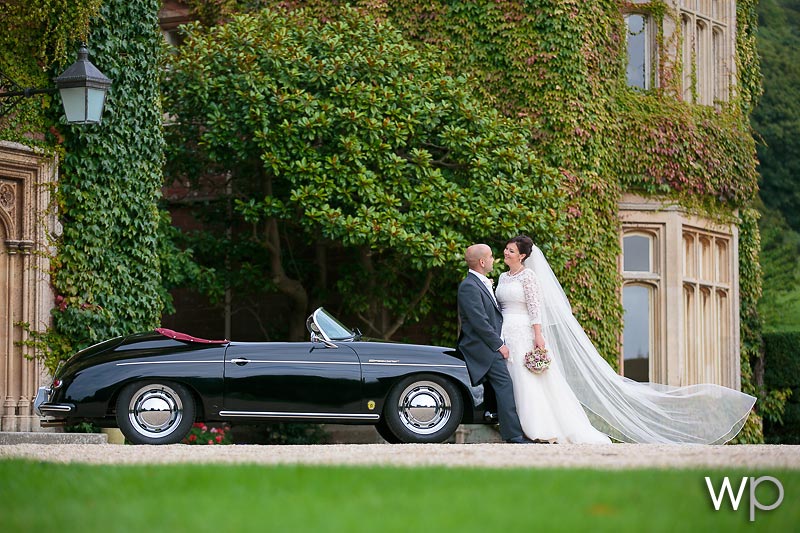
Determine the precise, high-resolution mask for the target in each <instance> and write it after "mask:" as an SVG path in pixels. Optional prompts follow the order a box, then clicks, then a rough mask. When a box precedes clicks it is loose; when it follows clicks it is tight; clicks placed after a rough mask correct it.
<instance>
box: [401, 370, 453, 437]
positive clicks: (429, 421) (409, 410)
mask: <svg viewBox="0 0 800 533" xmlns="http://www.w3.org/2000/svg"><path fill="white" fill-rule="evenodd" d="M397 410H398V414H399V415H400V421H401V422H402V423H403V425H404V426H405V427H407V428H408V429H410V430H411V431H413V432H414V433H417V434H419V435H430V434H432V433H436V432H437V431H439V430H440V429H442V427H444V426H445V424H447V421H448V420H450V413H451V406H450V395H448V394H447V392H446V391H445V390H444V389H443V388H442V387H441V385H439V384H438V383H434V382H432V381H418V382H416V383H412V384H411V385H409V386H408V387H406V389H405V390H404V391H403V393H402V394H401V395H400V402H399V404H398V405H397Z"/></svg>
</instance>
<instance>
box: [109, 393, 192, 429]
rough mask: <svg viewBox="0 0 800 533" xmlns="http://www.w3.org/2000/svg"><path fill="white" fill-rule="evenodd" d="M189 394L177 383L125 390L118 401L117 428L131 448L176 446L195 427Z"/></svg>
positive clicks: (190, 395)
mask: <svg viewBox="0 0 800 533" xmlns="http://www.w3.org/2000/svg"><path fill="white" fill-rule="evenodd" d="M194 415H195V405H194V398H193V397H192V394H191V393H190V392H189V391H188V389H186V387H184V386H183V385H181V384H179V383H173V382H170V381H149V382H137V383H131V384H129V385H127V386H125V388H124V389H122V391H121V392H120V394H119V397H118V398H117V424H118V425H119V429H120V431H122V434H123V435H125V437H126V438H127V439H128V440H129V441H130V442H132V443H133V444H175V443H177V442H180V441H181V440H182V439H183V438H184V437H185V436H186V434H187V433H188V432H189V429H191V427H192V424H193V423H194Z"/></svg>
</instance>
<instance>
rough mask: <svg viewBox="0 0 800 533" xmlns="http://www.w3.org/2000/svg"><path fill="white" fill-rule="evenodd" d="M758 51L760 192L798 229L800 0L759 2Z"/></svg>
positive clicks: (756, 116)
mask: <svg viewBox="0 0 800 533" xmlns="http://www.w3.org/2000/svg"><path fill="white" fill-rule="evenodd" d="M758 9H759V24H760V31H759V34H758V51H759V54H760V55H761V57H762V61H761V70H762V72H763V75H764V94H763V96H762V97H761V101H760V103H759V105H758V106H757V107H756V108H755V110H754V111H753V114H752V117H751V119H752V120H751V122H752V125H753V128H754V129H755V130H756V132H757V133H758V135H759V136H760V137H761V140H762V141H763V142H761V143H759V145H758V158H759V161H760V163H761V176H762V183H761V198H762V199H763V200H764V204H765V205H766V206H767V207H768V208H772V209H779V210H780V211H781V212H782V213H783V216H784V217H785V218H786V221H787V222H788V225H789V227H790V228H791V229H793V230H795V231H799V230H800V185H799V184H798V182H797V176H798V175H800V31H799V28H800V2H798V1H796V0H794V1H786V0H784V1H779V0H761V2H759V8H758Z"/></svg>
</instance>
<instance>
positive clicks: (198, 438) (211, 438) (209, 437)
mask: <svg viewBox="0 0 800 533" xmlns="http://www.w3.org/2000/svg"><path fill="white" fill-rule="evenodd" d="M181 442H183V443H184V444H233V439H232V438H231V428H230V426H228V425H223V426H209V425H207V424H206V423H205V422H195V423H194V424H192V429H190V430H189V434H188V435H186V437H185V438H184V439H183V440H182V441H181Z"/></svg>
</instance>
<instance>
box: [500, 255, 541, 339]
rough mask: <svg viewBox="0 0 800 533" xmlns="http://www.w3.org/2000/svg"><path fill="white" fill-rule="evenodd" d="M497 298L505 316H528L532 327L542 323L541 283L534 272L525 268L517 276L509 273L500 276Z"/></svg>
mask: <svg viewBox="0 0 800 533" xmlns="http://www.w3.org/2000/svg"><path fill="white" fill-rule="evenodd" d="M495 297H496V298H497V303H498V305H499V306H500V310H501V311H502V312H503V314H504V315H505V314H507V313H511V314H527V315H528V316H529V318H530V324H531V325H534V324H541V323H542V319H541V313H540V312H539V309H540V303H541V295H540V291H539V281H538V279H537V278H536V273H535V272H534V271H533V270H530V269H529V268H525V269H523V270H522V272H520V273H518V274H516V275H511V274H509V273H508V272H503V273H502V274H500V279H499V280H498V281H497V290H496V292H495Z"/></svg>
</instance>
